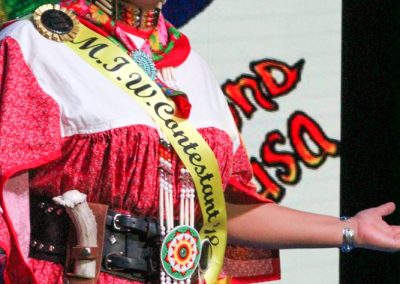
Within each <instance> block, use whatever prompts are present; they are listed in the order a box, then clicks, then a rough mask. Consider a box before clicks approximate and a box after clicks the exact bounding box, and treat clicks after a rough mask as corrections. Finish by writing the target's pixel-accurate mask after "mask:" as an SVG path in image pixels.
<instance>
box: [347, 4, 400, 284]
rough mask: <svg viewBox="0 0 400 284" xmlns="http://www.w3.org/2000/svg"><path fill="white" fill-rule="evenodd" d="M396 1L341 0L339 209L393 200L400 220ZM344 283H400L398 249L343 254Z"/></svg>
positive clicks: (394, 219) (399, 19)
mask: <svg viewBox="0 0 400 284" xmlns="http://www.w3.org/2000/svg"><path fill="white" fill-rule="evenodd" d="M399 58H400V1H399V0H396V1H388V0H344V1H343V57H342V59H343V60H342V74H343V75H342V139H341V140H342V143H341V147H342V148H341V162H342V166H341V213H342V215H347V216H352V215H354V214H355V213H356V212H357V211H359V210H361V209H363V208H367V207H371V206H377V205H379V204H381V203H383V202H387V201H395V202H396V203H397V206H398V207H399V209H398V210H397V212H396V213H395V214H394V215H393V216H390V217H389V218H386V220H387V221H388V222H390V223H397V224H400V154H397V153H396V152H398V151H397V150H398V149H399V146H400V143H399V138H400V62H399V61H400V60H399ZM340 280H341V282H340V283H342V284H347V283H351V284H357V283H363V284H370V283H372V284H374V283H385V284H386V283H396V284H399V283H400V253H395V254H388V253H382V252H373V251H367V250H362V249H357V250H354V251H353V252H352V253H350V254H341V257H340Z"/></svg>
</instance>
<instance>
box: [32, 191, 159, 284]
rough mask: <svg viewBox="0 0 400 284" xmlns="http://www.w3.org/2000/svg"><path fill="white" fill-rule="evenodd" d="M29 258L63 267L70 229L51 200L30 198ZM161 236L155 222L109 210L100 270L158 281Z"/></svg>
mask: <svg viewBox="0 0 400 284" xmlns="http://www.w3.org/2000/svg"><path fill="white" fill-rule="evenodd" d="M30 200H31V204H30V210H31V212H30V214H31V248H30V257H33V258H36V259H41V260H47V261H52V262H55V263H59V264H63V265H65V260H66V252H67V243H68V235H69V233H68V232H69V230H70V226H73V225H72V224H70V220H69V217H68V215H67V213H66V211H65V208H64V207H62V206H59V205H55V204H54V202H53V201H52V200H51V198H48V197H43V196H31V198H30ZM159 240H160V234H159V225H158V222H157V221H156V220H155V219H150V218H143V217H133V216H130V215H125V214H119V213H117V212H114V211H112V210H108V213H107V218H106V227H105V236H104V246H103V258H102V265H101V271H103V272H105V273H109V274H113V275H117V276H119V277H122V278H126V279H130V280H136V281H144V282H152V281H156V280H157V279H159V265H160V260H159V259H160V241H159Z"/></svg>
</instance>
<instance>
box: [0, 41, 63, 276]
mask: <svg viewBox="0 0 400 284" xmlns="http://www.w3.org/2000/svg"><path fill="white" fill-rule="evenodd" d="M60 142H61V131H60V111H59V107H58V105H57V103H56V102H55V101H54V100H53V99H52V98H51V97H50V96H48V95H47V94H46V93H44V91H43V90H42V89H41V88H40V86H39V84H38V82H37V81H36V78H35V76H34V74H33V73H32V71H31V70H30V68H29V66H28V64H27V63H26V62H25V60H24V57H23V53H22V51H21V49H20V46H19V44H18V42H17V41H15V40H14V39H12V38H10V37H6V38H5V39H3V40H2V41H1V42H0V206H1V208H2V213H0V247H1V248H2V249H3V250H4V251H5V253H6V255H7V258H6V268H5V273H4V282H5V283H28V282H29V283H35V281H34V280H32V281H29V280H28V279H32V272H31V270H30V268H29V267H28V266H27V265H26V263H25V261H24V257H23V255H22V253H21V249H20V245H19V242H18V237H17V234H16V232H15V230H14V227H13V224H12V221H11V218H10V216H11V215H13V216H15V214H9V213H10V211H12V210H18V206H19V204H7V202H6V201H7V200H6V198H5V196H4V187H5V185H6V183H7V181H8V180H9V179H10V178H12V177H14V176H17V175H19V174H20V173H23V172H25V171H26V170H28V169H31V168H34V167H37V166H40V165H42V164H44V163H47V162H49V161H50V160H54V159H56V158H57V157H59V156H60V155H61V150H60V145H61V143H60ZM17 279H19V280H17ZM21 279H27V280H26V282H20V281H21ZM24 281H25V280H24Z"/></svg>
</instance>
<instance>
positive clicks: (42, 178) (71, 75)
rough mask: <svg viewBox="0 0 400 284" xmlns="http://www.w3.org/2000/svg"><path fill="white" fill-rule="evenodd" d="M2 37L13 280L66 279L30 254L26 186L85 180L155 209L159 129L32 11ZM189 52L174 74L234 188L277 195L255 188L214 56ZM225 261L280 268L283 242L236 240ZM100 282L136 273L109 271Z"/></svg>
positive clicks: (85, 184) (85, 187)
mask: <svg viewBox="0 0 400 284" xmlns="http://www.w3.org/2000/svg"><path fill="white" fill-rule="evenodd" d="M0 40H1V45H0V96H1V97H0V139H1V141H0V179H1V180H0V182H1V184H0V186H1V188H0V189H1V196H0V201H1V203H0V204H1V207H2V208H3V211H4V212H3V214H0V247H1V248H3V249H4V250H5V252H6V254H7V256H8V259H7V267H6V273H5V280H6V282H7V281H10V283H32V282H36V283H62V279H63V272H62V266H60V265H58V264H55V263H51V262H47V261H42V260H37V259H29V258H27V251H28V250H29V230H30V229H29V216H28V217H27V215H29V213H28V212H29V210H28V208H27V206H28V205H27V204H28V203H27V201H26V200H27V198H26V197H27V195H26V192H27V190H28V189H29V191H30V193H31V194H36V195H37V194H39V195H46V196H50V197H54V196H57V195H60V194H62V193H63V192H65V191H68V190H71V189H78V190H79V191H81V192H83V193H85V194H87V196H88V201H90V202H97V203H105V204H108V205H109V206H110V207H111V208H113V209H115V210H119V211H128V212H131V213H133V214H135V215H142V216H155V217H156V216H157V215H158V208H159V207H158V196H159V192H158V191H159V185H158V178H157V174H158V172H157V166H158V147H159V136H158V132H157V130H156V127H155V126H154V125H153V122H152V121H151V119H150V118H149V117H148V116H147V115H146V114H145V113H144V112H143V111H142V110H141V109H140V107H139V106H137V105H136V103H135V102H133V101H130V99H129V98H127V96H125V95H124V94H121V93H120V91H118V90H117V89H116V87H115V86H113V85H112V83H110V82H107V80H105V79H103V78H102V77H100V76H101V75H99V74H97V73H96V71H95V70H91V67H90V66H86V65H85V63H84V62H81V61H80V59H79V58H76V56H75V55H74V54H72V52H71V51H69V50H68V49H67V48H65V46H63V45H62V44H59V43H55V42H52V41H50V40H47V39H45V38H43V37H42V36H41V35H39V34H38V33H37V31H36V30H35V29H34V28H33V26H32V24H31V23H30V22H29V21H21V22H17V23H15V24H13V25H11V26H9V27H7V28H6V29H4V30H3V31H2V32H1V33H0ZM135 40H137V41H138V42H140V38H137V39H135ZM183 61H184V62H183V63H182V64H181V65H179V66H177V67H176V68H175V69H176V70H175V71H174V74H175V77H176V80H177V83H178V85H179V86H180V87H181V89H182V90H183V91H185V92H186V93H187V95H188V97H189V101H190V102H191V103H192V105H193V108H192V113H191V116H190V118H189V119H190V120H191V122H192V124H194V125H195V127H197V128H198V130H199V132H200V133H201V134H202V136H203V137H204V138H205V140H206V141H207V143H208V144H209V145H210V147H211V148H212V150H213V151H214V153H215V155H216V157H217V160H218V163H219V166H220V171H221V176H222V180H223V186H224V189H225V192H226V198H227V199H228V200H229V201H230V202H240V203H254V202H269V200H266V199H264V198H262V197H260V196H258V195H257V194H256V193H255V187H254V185H253V184H252V183H251V178H252V173H251V166H250V164H249V161H248V158H247V154H246V151H245V149H244V147H243V145H242V143H241V142H240V137H239V135H238V133H237V131H236V128H235V125H234V122H233V119H232V117H231V116H230V113H229V109H228V107H227V105H226V102H225V99H224V97H223V95H222V93H221V91H220V90H219V87H218V85H217V84H216V82H215V80H214V78H213V77H212V75H210V72H209V70H208V68H207V66H206V65H205V63H204V62H203V61H202V59H201V58H200V57H199V56H198V55H197V54H196V53H195V52H193V51H190V53H189V54H187V55H186V57H185V58H184V60H183ZM172 165H173V172H174V177H175V179H174V183H173V187H174V202H175V205H177V204H178V202H179V199H178V197H179V195H180V188H181V184H180V181H179V178H178V177H179V170H180V168H181V166H182V165H181V162H180V161H179V160H178V158H177V156H176V155H174V156H173V159H172ZM26 173H29V186H28V183H27V174H26ZM10 178H11V180H9V179H10ZM7 181H9V182H8V184H7V186H6V188H5V189H4V190H3V188H4V185H5V184H6V182H7ZM13 181H14V182H13ZM24 183H25V185H24ZM17 202H18V204H17ZM177 207H178V206H177ZM225 262H226V267H225V272H226V274H227V275H228V274H229V275H232V273H234V274H235V276H237V277H239V278H238V279H241V281H244V282H249V281H250V282H255V281H257V280H259V281H266V280H268V279H277V277H279V263H278V260H277V252H275V251H269V250H248V249H245V248H235V249H229V250H228V251H227V258H226V261H225ZM99 282H100V283H135V282H132V281H129V280H124V279H121V278H118V277H115V276H111V275H109V274H105V273H102V274H101V276H100V281H99ZM244 282H243V283H244Z"/></svg>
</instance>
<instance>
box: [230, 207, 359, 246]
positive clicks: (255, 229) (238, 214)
mask: <svg viewBox="0 0 400 284" xmlns="http://www.w3.org/2000/svg"><path fill="white" fill-rule="evenodd" d="M227 211H228V242H229V243H230V244H236V245H248V246H252V247H262V248H327V247H340V246H341V244H342V238H343V235H342V231H343V229H344V228H345V227H349V228H353V229H354V230H355V231H356V224H355V223H354V222H353V221H352V220H350V221H349V222H344V221H341V220H339V218H337V217H331V216H326V215H319V214H313V213H307V212H303V211H298V210H293V209H290V208H287V207H283V206H280V205H277V204H262V205H236V204H231V203H227Z"/></svg>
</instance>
